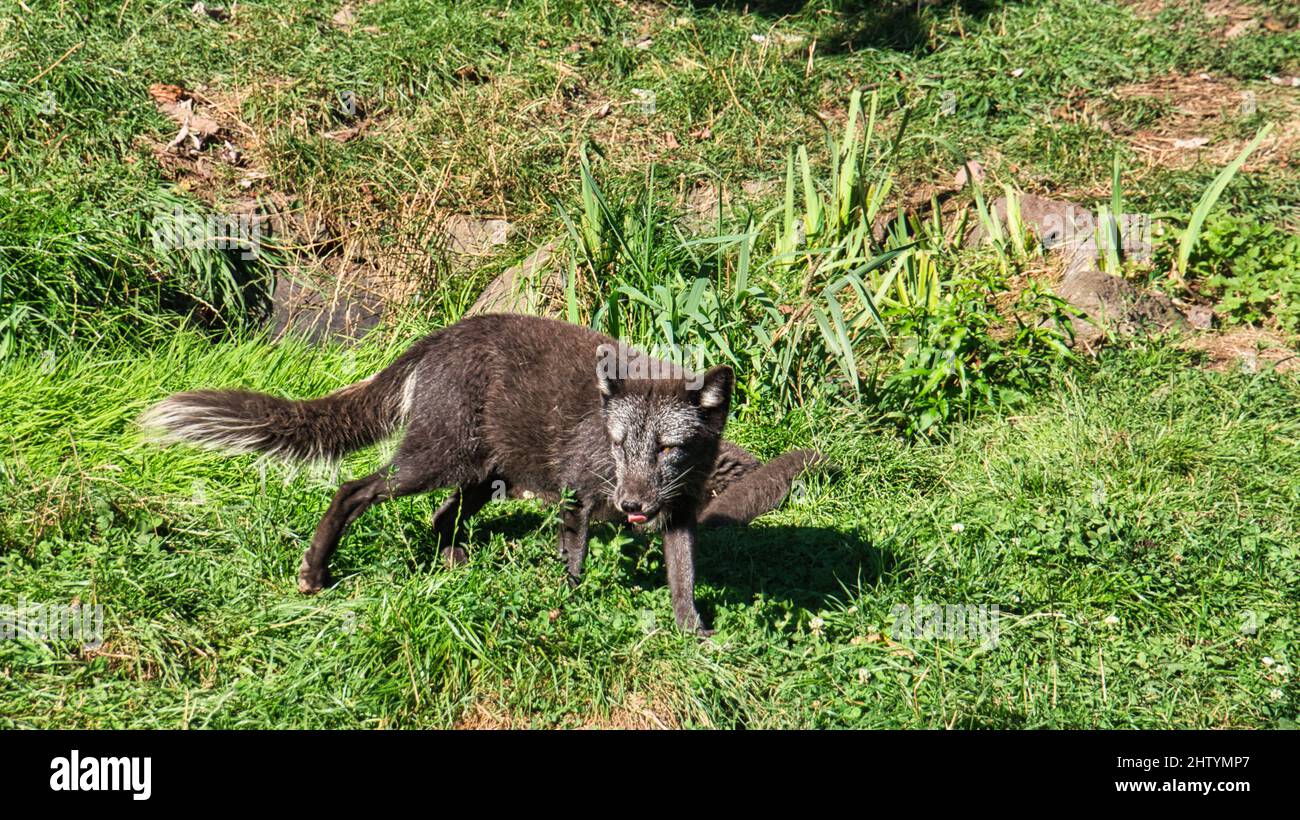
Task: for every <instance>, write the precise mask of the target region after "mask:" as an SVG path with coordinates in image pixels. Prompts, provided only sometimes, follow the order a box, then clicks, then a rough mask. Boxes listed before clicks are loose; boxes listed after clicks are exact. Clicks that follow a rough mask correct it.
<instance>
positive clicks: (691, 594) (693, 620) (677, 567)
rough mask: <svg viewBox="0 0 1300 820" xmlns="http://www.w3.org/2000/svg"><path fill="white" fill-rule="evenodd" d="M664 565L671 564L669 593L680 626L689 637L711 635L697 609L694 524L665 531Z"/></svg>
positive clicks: (710, 630) (673, 527)
mask: <svg viewBox="0 0 1300 820" xmlns="http://www.w3.org/2000/svg"><path fill="white" fill-rule="evenodd" d="M664 562H665V563H666V564H667V565H668V591H669V592H670V593H671V594H672V599H673V618H674V619H675V620H676V621H677V627H678V628H679V629H681V630H682V631H683V632H685V633H687V634H690V635H701V636H708V635H712V634H713V630H712V629H707V628H705V626H704V620H703V619H702V618H700V613H699V612H698V611H697V610H696V609H695V524H694V522H693V521H692V522H691V523H689V524H683V525H680V526H669V528H668V529H666V530H664Z"/></svg>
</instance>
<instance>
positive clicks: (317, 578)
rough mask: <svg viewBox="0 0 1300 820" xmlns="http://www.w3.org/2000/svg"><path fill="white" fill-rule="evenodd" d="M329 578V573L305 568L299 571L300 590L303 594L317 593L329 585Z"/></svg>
mask: <svg viewBox="0 0 1300 820" xmlns="http://www.w3.org/2000/svg"><path fill="white" fill-rule="evenodd" d="M329 580H330V579H329V575H328V574H327V573H324V572H310V571H308V570H307V569H303V570H302V571H300V572H299V573H298V591H299V592H301V593H302V594H303V595H315V594H316V593H317V592H320V591H321V590H322V589H324V588H325V587H326V586H328V585H329Z"/></svg>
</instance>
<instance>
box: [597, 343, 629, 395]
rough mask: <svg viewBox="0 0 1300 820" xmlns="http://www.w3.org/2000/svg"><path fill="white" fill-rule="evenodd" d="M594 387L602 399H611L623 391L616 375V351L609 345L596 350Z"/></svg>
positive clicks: (621, 381) (620, 380) (621, 383)
mask: <svg viewBox="0 0 1300 820" xmlns="http://www.w3.org/2000/svg"><path fill="white" fill-rule="evenodd" d="M596 387H597V388H598V389H599V390H600V395H601V398H602V399H612V398H613V397H614V396H617V395H618V394H619V393H620V392H621V391H622V389H623V380H622V379H621V378H620V377H619V374H618V349H617V348H615V347H614V346H613V345H610V344H603V345H601V346H600V347H598V348H596Z"/></svg>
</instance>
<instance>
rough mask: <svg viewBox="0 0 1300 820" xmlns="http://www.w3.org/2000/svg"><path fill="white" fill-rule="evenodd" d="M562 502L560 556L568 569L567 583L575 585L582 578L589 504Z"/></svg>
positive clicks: (589, 510) (589, 512)
mask: <svg viewBox="0 0 1300 820" xmlns="http://www.w3.org/2000/svg"><path fill="white" fill-rule="evenodd" d="M562 503H563V506H561V508H560V557H561V558H563V559H564V563H565V566H566V567H567V568H568V570H569V583H570V584H574V585H575V586H576V585H577V583H578V582H579V581H581V580H582V567H583V564H584V563H585V562H586V560H587V521H588V520H589V519H590V518H591V504H590V503H588V502H583V501H568V502H562Z"/></svg>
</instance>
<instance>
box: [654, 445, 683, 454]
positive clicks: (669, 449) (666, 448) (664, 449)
mask: <svg viewBox="0 0 1300 820" xmlns="http://www.w3.org/2000/svg"><path fill="white" fill-rule="evenodd" d="M681 449H682V448H681V447H678V446H677V445H676V444H661V445H659V455H661V456H671V455H675V454H676V453H677V452H678V451H680V450H681Z"/></svg>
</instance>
